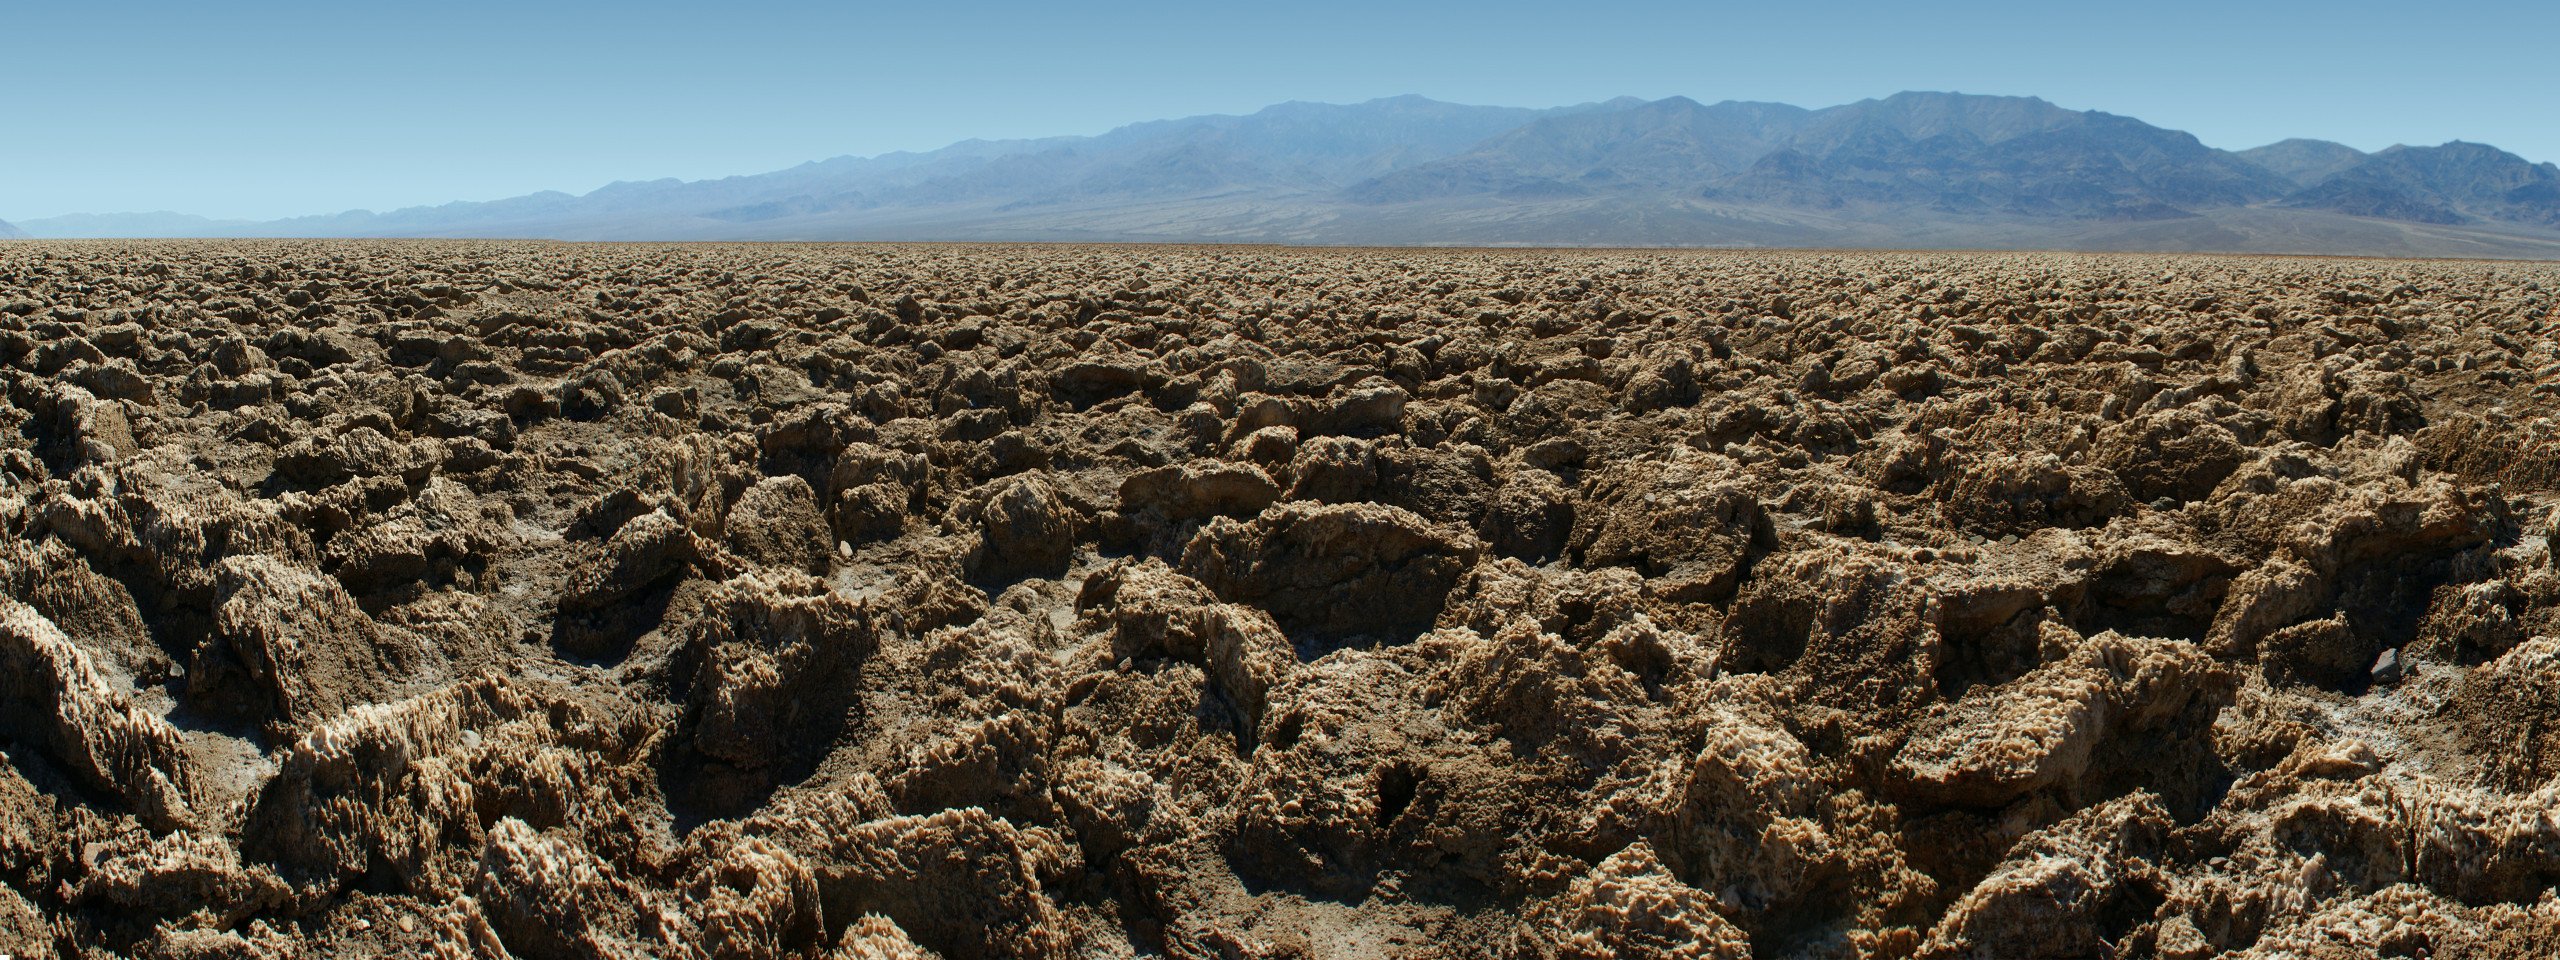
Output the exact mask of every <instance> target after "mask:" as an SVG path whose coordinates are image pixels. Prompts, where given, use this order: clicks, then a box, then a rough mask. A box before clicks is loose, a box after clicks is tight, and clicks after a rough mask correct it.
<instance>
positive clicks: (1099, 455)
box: [0, 242, 2560, 960]
mask: <svg viewBox="0 0 2560 960" xmlns="http://www.w3.org/2000/svg"><path fill="white" fill-rule="evenodd" d="M2555 300H2560V267H2555V266H2552V265H2532V264H2514V263H2458V262H2406V261H2355V260H2308V259H2249V258H2217V257H2155V256H2062V255H2053V256H2046V255H2008V254H1979V255H1974V254H1926V255H1923V254H1867V253H1859V254H1845V253H1844V254H1830V253H1796V254H1774V253H1772V254H1763V253H1654V252H1569V253H1560V252H1499V253H1494V252H1425V251H1411V250H1404V251H1352V250H1340V251H1335V250H1277V249H1255V248H1177V247H1161V248H1155V247H1123V248H1101V247H1041V246H1025V247H1009V246H945V247H934V246H749V245H738V246H672V247H656V246H576V245H556V244H499V243H457V242H426V243H357V242H328V243H295V242H260V243H231V244H221V243H201V244H146V243H94V244H72V243H34V242H22V243H11V244H6V245H0V364H4V365H5V370H0V376H5V378H6V380H5V382H6V385H7V393H6V394H5V402H4V403H0V421H5V422H7V423H8V424H9V425H10V426H11V427H12V428H13V429H12V430H11V431H10V432H9V433H8V434H7V435H6V436H7V438H8V439H7V440H6V445H5V448H0V753H4V754H5V756H6V763H5V764H0V953H9V954H13V955H15V956H17V957H62V958H73V957H104V956H112V955H129V956H137V957H202V958H215V957H221V958H233V957H346V956H418V955H422V954H423V955H436V956H448V957H500V956H517V957H528V958H542V957H699V958H706V960H710V958H718V960H744V958H766V957H831V958H854V957H918V956H941V957H948V958H975V957H1120V956H1172V957H1186V958H1189V957H1199V958H1210V957H1221V958H1241V957H1345V958H1350V957H1515V958H1568V957H1570V958H1604V957H1628V958H1634V957H1657V956H1674V957H1717V958H1738V957H1746V956H1756V957H1878V958H1900V957H1930V958H1953V957H1979V958H2001V960H2008V958H2026V957H2164V958H2174V960H2199V958H2206V957H2217V956H2230V957H2251V958H2270V960H2272V958H2280V957H2282V958H2293V957H2313V958H2328V957H2340V958H2343V957H2371V956H2412V957H2514V958H2527V957H2535V958H2539V957H2548V956H2551V955H2553V951H2554V949H2555V946H2554V945H2555V944H2560V899H2555V897H2554V895H2553V893H2552V889H2553V886H2554V883H2555V881H2560V639H2555V637H2560V571H2555V569H2554V567H2553V561H2552V557H2551V549H2550V545H2549V538H2550V536H2551V535H2552V533H2553V532H2554V522H2555V504H2560V425H2555V424H2554V422H2553V420H2552V419H2551V416H2552V414H2553V413H2554V412H2555V409H2560V343H2555V331H2560V318H2555V317H2553V316H2552V312H2553V309H2554V303H2555Z"/></svg>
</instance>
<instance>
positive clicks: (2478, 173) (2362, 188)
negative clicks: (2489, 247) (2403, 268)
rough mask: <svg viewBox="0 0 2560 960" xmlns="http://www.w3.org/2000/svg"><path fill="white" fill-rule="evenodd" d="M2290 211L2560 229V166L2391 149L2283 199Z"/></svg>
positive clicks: (2466, 151) (2488, 154)
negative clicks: (2294, 208) (2527, 225)
mask: <svg viewBox="0 0 2560 960" xmlns="http://www.w3.org/2000/svg"><path fill="white" fill-rule="evenodd" d="M2285 205H2287V206H2294V207H2310V208H2316V209H2322V210H2335V211H2337V212H2340V213H2346V214H2353V215H2356V216H2363V217H2381V218H2385V219H2391V220H2415V221H2418V222H2421V223H2479V222H2484V221H2485V222H2505V223H2522V224H2531V225H2535V226H2545V227H2560V166H2554V165H2552V164H2549V163H2530V162H2527V161H2526V160H2525V159H2524V158H2523V157H2519V156H2516V155H2515V154H2512V153H2508V152H2506V151H2504V150H2500V149H2498V148H2496V147H2492V146H2488V145H2486V144H2479V143H2464V142H2462V141H2460V140H2456V141H2454V142H2452V143H2448V144H2445V145H2443V146H2440V147H2391V148H2389V149H2386V150H2383V151H2381V152H2379V153H2375V154H2374V155H2372V156H2370V157H2366V158H2365V159H2364V160H2362V161H2360V162H2358V163H2357V164H2356V165H2355V166H2352V167H2349V168H2347V169H2345V170H2342V171H2340V172H2338V173H2337V174H2335V175H2332V176H2330V177H2329V178H2328V179H2325V180H2322V181H2320V182H2319V183H2317V184H2314V185H2312V186H2310V187H2308V188H2306V189H2304V190H2303V191H2302V192H2300V193H2297V194H2294V195H2293V196H2291V197H2288V198H2286V199H2285Z"/></svg>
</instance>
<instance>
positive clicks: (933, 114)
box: [0, 0, 2560, 219]
mask: <svg viewBox="0 0 2560 960" xmlns="http://www.w3.org/2000/svg"><path fill="white" fill-rule="evenodd" d="M2554 36H2560V3H2554V2H2551V0H2539V2H2494V3H2461V2H2441V3H2435V4H2430V5H2424V6H2419V5H2411V4H2405V3H2401V4H2382V3H2369V2H2359V0H2336V2H2327V3H2297V2H2290V0H2286V2H2261V3H2239V2H2231V0H2223V2H2215V3H2191V2H2184V0H2172V2H2161V3H2152V4H2149V5H2146V6H2142V7H2140V8H2136V7H2135V6H2134V5H2129V4H2124V5H2119V4H2081V3H2053V2H2042V3H2013V2H1972V3H1966V2H1949V3H1937V4H1918V3H1895V4H1875V3H1819V2H1807V3H1786V4H1781V3H1766V2H1763V3H1754V4H1725V3H1698V2H1692V3H1668V2H1605V0H1602V2H1583V3H1572V4H1567V3H1560V2H1559V3H1545V4H1529V3H1509V2H1500V0H1495V2H1469V3H1455V2H1438V3H1406V4H1394V3H1384V2H1375V0H1373V2H1365V3H1337V2H1328V0H1314V2H1301V3H1287V4H1281V3H1269V4H1254V5H1242V4H1238V5H1219V4H1196V3H1111V2H1095V3H1087V4H1073V3H1037V4H1033V3H980V4H968V3H944V4H920V3H904V4H897V5H874V4H862V3H783V2H758V0H738V2H729V3H722V4H709V3H701V4H677V3H663V2H652V0H637V2H624V3H616V4H601V3H542V2H538V0H520V2H514V3H491V2H481V0H453V2H446V3H436V4H414V5H412V4H392V3H374V2H339V3H303V2H289V3H287V2H279V3H220V2H157V0H154V2H139V0H137V2H117V0H93V2H86V3H69V2H59V3H31V2H24V0H0V114H5V115H6V117H7V122H8V126H9V129H10V130H11V131H12V133H13V135H12V136H11V137H9V138H8V139H7V140H6V141H0V218H5V219H29V218H36V217H45V216H52V215H58V214H63V213H72V212H113V211H141V210H160V209H170V210H179V211H183V212H189V213H201V214H206V215H211V216H217V217H260V218H264V217H276V216H286V215H294V214H305V213H321V212H334V211H338V210H344V209H349V208H358V207H362V208H372V209H389V208H393V207H399V206H407V205H414V204H421V203H435V202H442V201H447V200H485V199H494V198H497V197H503V196H511V195H516V194H522V193H529V192H532V191H535V190H543V189H561V190H568V191H570V192H585V191H587V190H591V189H594V188H595V187H597V186H600V185H602V184H604V183H607V182H610V181H613V180H623V179H650V178H656V177H662V176H675V177H684V178H688V179H692V178H702V177H717V176H725V175H730V174H743V173H756V172H762V171H765V170H772V169H778V168H782V167H787V166H790V165H793V164H796V163H799V162H802V161H806V160H813V159H820V158H824V157H830V156H838V155H843V154H873V153H879V152H884V151H889V150H920V149H931V148H933V147H937V146H941V145H943V144H946V143H949V142H951V141H953V140H958V139H962V138H966V137H989V138H1003V137H1025V136H1046V135H1053V134H1075V133H1098V132H1101V131H1103V130H1106V129H1109V128H1111V127H1114V126H1117V125H1120V124H1122V123H1126V122H1131V121H1137V120H1149V119H1159V118H1165V117H1174V116H1186V115H1191V114H1200V113H1240V112H1249V111H1251V110H1254V109H1256V108H1259V107H1262V106H1266V105H1269V104H1271V103H1276V102H1280V101H1285V100H1324V101H1335V102H1344V101H1356V100H1365V99H1369V98H1372V97H1381V96H1390V95H1395V94H1402V93H1420V94H1424V95H1426V96H1431V97H1436V98H1439V99H1443V100H1453V101H1459V102H1468V103H1500V104H1511V105H1519V106H1553V105H1559V104H1567V103H1578V102H1584V101H1590V100H1600V99H1606V98H1608V97H1612V96H1618V95H1621V94H1633V95H1636V96H1640V97H1646V98H1654V97H1663V96H1669V95H1673V94H1680V95H1685V96H1689V97H1693V98H1696V99H1698V100H1701V101H1708V102H1713V101H1716V100H1724V99H1745V100H1776V101H1782V102H1787V103H1794V104H1798V105H1801V106H1808V107H1822V106H1829V105H1832V104H1837V103H1844V102H1848V101H1853V100H1859V99H1863V98H1866V97H1871V96H1883V95H1886V94H1890V93H1893V92H1895V91H1898V90H1961V91H1964V92H1968V93H2002V94H2032V95H2036V96H2042V97H2044V98H2046V99H2048V100H2052V101H2054V102H2056V103H2059V104H2061V105H2063V106H2066V107H2073V108H2079V109H2099V110H2106V111H2109V112H2112V113H2119V114H2125V115H2128V116H2134V117H2139V118H2141V119H2144V120H2147V121H2150V122H2152V123H2156V124H2160V125H2162V126H2167V127H2174V128H2178V129H2183V130H2187V131H2190V132H2193V133H2195V134H2196V135H2197V136H2199V137H2201V138H2202V139H2203V140H2204V141H2205V142H2206V143H2208V144H2212V145H2214V146H2220V147H2231V148H2240V147H2248V146H2254V145H2257V144H2260V143H2265V142H2268V141H2272V140H2277V139H2282V138H2284V137H2290V136H2309V137H2320V138H2325V139H2333V140H2339V141H2343V142H2345V143H2348V144H2350V145H2353V146H2356V147H2361V148H2365V149H2375V148H2380V147H2384V146H2388V145H2390V144H2392V143H2403V142H2405V143H2426V144H2432V143H2439V142H2442V141H2445V140H2450V139H2455V138H2461V139H2467V140H2475V141H2481V142H2486V143H2492V144H2496V145H2498V146H2501V147H2504V148H2506V149H2508V150H2511V151H2514V152H2516V153H2520V154H2522V155H2524V156H2525V157H2526V158H2528V159H2532V160H2536V161H2541V160H2560V68H2555V67H2554V66H2553V60H2554V55H2553V54H2552V52H2551V48H2550V44H2551V42H2552V40H2551V38H2552V37H2554Z"/></svg>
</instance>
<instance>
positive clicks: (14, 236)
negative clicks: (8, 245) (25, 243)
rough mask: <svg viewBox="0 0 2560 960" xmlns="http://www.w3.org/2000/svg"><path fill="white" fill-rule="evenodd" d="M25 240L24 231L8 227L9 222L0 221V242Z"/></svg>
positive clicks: (25, 234)
mask: <svg viewBox="0 0 2560 960" xmlns="http://www.w3.org/2000/svg"><path fill="white" fill-rule="evenodd" d="M26 238H27V232H26V231H24V230H20V229H18V228H16V227H13V226H10V225H9V221H6V220H0V240H24V239H26Z"/></svg>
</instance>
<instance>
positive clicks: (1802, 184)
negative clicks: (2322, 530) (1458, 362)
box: [23, 93, 2560, 257]
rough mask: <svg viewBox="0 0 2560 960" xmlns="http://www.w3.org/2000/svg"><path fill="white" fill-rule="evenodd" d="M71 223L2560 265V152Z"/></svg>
mask: <svg viewBox="0 0 2560 960" xmlns="http://www.w3.org/2000/svg"><path fill="white" fill-rule="evenodd" d="M23 225H24V226H25V227H26V228H27V232H29V233H32V234H34V235H36V236H39V237H46V236H55V237H69V236H387V237H400V236H476V237H546V238H558V239H571V240H582V239H583V240H730V239H740V240H1059V241H1216V242H1274V243H1385V244H1407V243H1455V244H1478V245H1717V246H1776V245H1785V246H1904V247H2038V248H2060V249H2091V250H2110V249H2148V250H2213V251H2264V252H2299V253H2332V254H2357V253H2372V254H2389V255H2435V254H2459V255H2473V256H2518V257H2560V171H2555V170H2554V168H2553V167H2552V166H2551V165H2550V164H2539V165H2537V164H2531V163H2527V162H2525V161H2524V160H2522V159H2520V158H2517V157H2515V156H2513V155H2511V154H2507V153H2504V152H2501V151H2498V150H2496V149H2494V148H2490V147H2485V146H2480V145H2477V144H2465V143H2454V144H2447V145H2445V146H2443V147H2425V148H2408V147H2401V148H2393V149H2392V150H2386V151H2383V152H2381V153H2378V154H2373V155H2371V156H2366V155H2363V154H2359V153H2356V152H2355V151H2354V150H2352V149H2349V148H2347V147H2343V146H2340V145H2337V144H2331V143H2325V142H2323V141H2312V140H2288V141H2284V142H2281V143H2275V144H2269V145H2267V146H2265V147H2259V148H2256V149H2254V150H2250V151H2247V152H2245V153H2234V152H2230V151H2225V150H2217V149H2214V148H2211V147H2207V146H2205V145H2204V144H2202V143H2200V142H2198V141H2197V140H2196V138H2195V137H2193V136H2191V135H2188V134H2186V133H2182V132H2179V131H2176V130H2168V129H2163V128H2160V127H2155V126H2152V125H2150V124H2147V123H2143V122H2142V121H2140V120H2136V119H2133V118H2130V117H2122V116H2116V115H2113V114H2108V113H2102V112H2097V111H2082V110H2070V109H2066V108H2063V107H2060V106H2056V105H2054V104H2052V103H2048V102H2045V101H2043V100H2040V99H2036V98H2032V97H1998V96H1975V95H1966V94H1955V93H1901V94H1896V95H1894V96H1890V97H1885V98H1882V99H1877V100H1865V101H1860V102H1857V103H1852V104H1845V105H1842V106H1837V107H1831V108H1827V109H1822V110H1806V109H1802V108H1799V107H1793V106H1788V105H1785V104H1775V103H1745V102H1736V101H1725V102H1721V103H1714V104H1702V103H1699V102H1698V101H1695V100H1691V99H1688V98H1685V97H1671V98H1667V99H1662V100H1651V101H1647V100H1639V99H1636V98H1632V97H1622V98H1619V99H1616V100H1610V101H1606V102H1602V103H1591V104H1583V105H1580V106H1574V107H1564V108H1557V109H1548V110H1531V109H1523V108H1516V107H1488V106H1466V105H1460V104H1451V103H1442V102H1438V101H1434V100H1428V99H1425V98H1422V97H1392V98H1387V99H1382V100H1372V101H1369V102H1366V103H1356V104H1321V103H1285V104H1280V105H1278V106H1274V107H1270V108H1267V109H1264V110H1260V111H1257V112H1254V113H1251V114H1245V115H1238V116H1206V117H1189V118H1184V119H1179V120H1161V121H1150V122H1146V123H1136V124H1130V125H1128V126H1124V127H1121V128H1118V129H1115V130H1112V131H1110V132H1108V133H1104V134H1101V135H1099V136H1090V137H1049V138H1043V139H1033V140H969V141H963V142H960V143H955V144H952V145H951V146H948V147H944V148H942V149H939V150H932V151H926V152H921V153H893V154H886V155H882V156H877V157H837V158H834V159H829V160H822V161H817V162H813V163H806V164H802V165H800V166H796V167H792V168H789V169H786V170H776V171H772V172H769V173H760V174H753V175H747V176H737V177H727V178H722V179H718V180H697V181H682V180H672V179H670V180H652V181H640V182H621V183H613V184H608V185H606V186H604V187H602V188H599V189H597V190H594V191H592V192H589V193H586V194H583V195H572V194H568V193H561V192H544V193H537V194H531V195H527V196H522V197H511V198H507V199H503V200H494V201H487V202H461V203H450V204H443V205H439V206H428V207H413V208H408V209H401V210H392V211H388V212H372V211H364V210H355V211H348V212H345V213H337V214H329V215H324V216H314V217H297V218H292V219H287V220H276V221H267V222H257V223H247V222H227V221H213V220H206V219H204V218H201V217H189V216H185V215H181V214H169V213H159V214H122V215H105V216H75V217H54V218H47V219H44V220H36V221H26V222H25V223H24V224H23Z"/></svg>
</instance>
